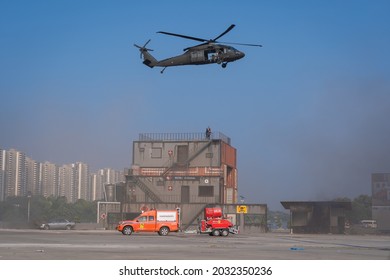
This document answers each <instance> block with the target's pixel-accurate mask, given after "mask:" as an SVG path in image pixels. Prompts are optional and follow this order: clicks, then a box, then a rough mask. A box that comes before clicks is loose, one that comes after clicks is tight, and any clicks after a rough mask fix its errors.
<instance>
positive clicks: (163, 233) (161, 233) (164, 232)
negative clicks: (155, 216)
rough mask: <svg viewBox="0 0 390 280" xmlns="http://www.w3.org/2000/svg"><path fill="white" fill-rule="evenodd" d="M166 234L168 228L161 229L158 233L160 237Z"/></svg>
mask: <svg viewBox="0 0 390 280" xmlns="http://www.w3.org/2000/svg"><path fill="white" fill-rule="evenodd" d="M168 233H169V228H168V227H162V228H160V230H159V231H158V234H159V235H162V236H166V235H168Z"/></svg>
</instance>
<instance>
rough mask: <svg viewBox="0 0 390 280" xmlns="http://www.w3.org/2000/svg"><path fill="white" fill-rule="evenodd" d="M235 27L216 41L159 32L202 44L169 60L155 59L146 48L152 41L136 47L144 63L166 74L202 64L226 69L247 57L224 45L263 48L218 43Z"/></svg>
mask: <svg viewBox="0 0 390 280" xmlns="http://www.w3.org/2000/svg"><path fill="white" fill-rule="evenodd" d="M234 27H235V25H234V24H232V25H230V26H229V27H228V28H227V29H226V30H225V31H224V32H222V33H221V34H220V35H219V36H217V37H215V38H214V39H210V40H207V39H202V38H196V37H191V36H186V35H181V34H175V33H170V32H164V31H159V32H157V33H161V34H165V35H170V36H176V37H181V38H185V39H190V40H195V41H199V42H202V44H199V45H196V46H193V47H188V48H185V49H184V50H183V51H185V53H183V54H182V55H178V56H174V57H170V58H167V59H163V60H160V61H158V60H157V59H155V58H154V57H153V56H152V55H151V54H150V53H149V52H150V51H153V50H151V49H148V48H146V45H147V44H148V43H149V42H150V39H149V40H148V41H147V42H146V43H145V45H143V46H142V47H141V46H139V45H136V44H134V46H135V47H137V48H139V50H140V52H141V59H142V57H143V59H144V61H143V63H144V64H145V65H147V66H149V67H150V68H153V67H155V66H156V67H164V68H163V69H162V70H161V73H163V72H164V70H165V68H167V67H170V66H181V65H201V64H210V63H217V64H221V66H222V68H225V67H226V65H227V64H228V62H233V61H235V60H238V59H241V58H243V57H244V56H245V54H244V53H243V52H241V51H239V50H237V49H235V48H233V47H232V46H228V45H223V44H230V45H242V46H252V47H262V45H256V44H242V43H227V42H218V41H217V40H218V39H219V38H221V37H222V36H224V35H225V34H226V33H228V32H229V31H230V30H232V29H233V28H234Z"/></svg>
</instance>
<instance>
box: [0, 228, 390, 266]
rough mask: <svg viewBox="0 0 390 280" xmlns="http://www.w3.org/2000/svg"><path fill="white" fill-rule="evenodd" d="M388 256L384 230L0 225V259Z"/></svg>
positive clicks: (388, 241) (388, 239) (388, 240)
mask: <svg viewBox="0 0 390 280" xmlns="http://www.w3.org/2000/svg"><path fill="white" fill-rule="evenodd" d="M145 259H156V260H205V259H206V260H389V259H390V236H388V235H331V234H327V235H321V234H319V235H314V234H289V233H264V234H256V235H249V234H248V235H246V234H237V235H229V236H228V237H214V236H209V235H200V234H195V233H170V234H169V235H168V236H159V235H158V234H155V233H134V234H133V235H131V236H124V235H122V234H121V233H120V232H117V231H114V230H68V231H66V230H48V231H45V230H31V229H30V230H9V229H0V260H145Z"/></svg>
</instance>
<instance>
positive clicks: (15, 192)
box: [4, 149, 27, 198]
mask: <svg viewBox="0 0 390 280" xmlns="http://www.w3.org/2000/svg"><path fill="white" fill-rule="evenodd" d="M26 192H27V188H26V155H25V154H24V153H22V152H20V151H17V150H14V149H11V150H9V151H6V153H5V178H4V198H6V197H9V196H24V195H26Z"/></svg>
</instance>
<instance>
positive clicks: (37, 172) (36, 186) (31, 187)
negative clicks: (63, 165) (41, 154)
mask: <svg viewBox="0 0 390 280" xmlns="http://www.w3.org/2000/svg"><path fill="white" fill-rule="evenodd" d="M41 174H42V173H41V164H40V163H39V162H37V161H35V160H33V159H31V158H29V157H26V194H29V195H40V194H41V180H42V177H41Z"/></svg>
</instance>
